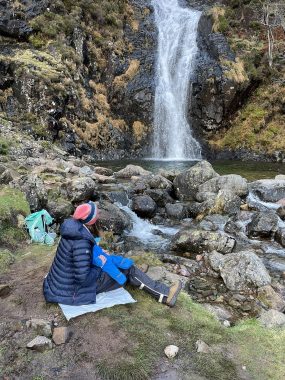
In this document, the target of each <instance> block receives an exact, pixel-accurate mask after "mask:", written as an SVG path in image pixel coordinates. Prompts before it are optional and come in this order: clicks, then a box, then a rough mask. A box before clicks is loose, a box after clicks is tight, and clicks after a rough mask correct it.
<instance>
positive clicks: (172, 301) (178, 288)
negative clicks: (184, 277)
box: [165, 281, 182, 307]
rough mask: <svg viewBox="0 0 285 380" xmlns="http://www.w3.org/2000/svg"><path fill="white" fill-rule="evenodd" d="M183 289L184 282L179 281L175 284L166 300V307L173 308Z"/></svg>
mask: <svg viewBox="0 0 285 380" xmlns="http://www.w3.org/2000/svg"><path fill="white" fill-rule="evenodd" d="M181 289H182V282H181V281H177V282H175V283H174V284H173V285H172V286H171V287H170V289H169V294H168V297H167V300H166V302H165V303H166V305H168V306H169V307H173V306H174V305H175V303H176V301H177V297H178V294H179V293H180V291H181Z"/></svg>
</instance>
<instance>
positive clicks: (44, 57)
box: [0, 0, 155, 158]
mask: <svg viewBox="0 0 285 380" xmlns="http://www.w3.org/2000/svg"><path fill="white" fill-rule="evenodd" d="M0 10H1V12H2V13H1V17H0V49H1V55H0V74H1V80H0V112H1V115H0V116H1V118H2V119H5V120H10V121H13V122H14V123H15V124H16V125H18V127H19V128H23V129H25V130H28V131H29V132H31V133H32V134H34V136H35V137H36V138H39V139H45V140H50V141H53V142H54V141H58V142H59V143H61V144H62V145H63V147H64V148H65V149H66V150H67V151H68V152H70V153H72V154H76V155H81V154H85V153H91V154H92V155H94V156H95V157H97V158H116V157H124V156H135V155H139V154H142V150H143V149H142V147H144V148H147V143H146V141H147V140H148V139H147V136H148V133H149V125H150V124H151V118H152V104H153V93H154V52H155V28H154V23H153V14H152V9H151V7H150V1H139V0H132V1H128V2H127V1H125V0H119V1H106V0H105V1H99V0H98V1H92V2H90V1H88V0H80V1H79V2H78V4H76V5H73V3H72V2H71V1H69V0H65V1H60V0H57V1H53V2H50V1H44V0H43V1H32V0H27V1H24V0H22V1H17V2H6V1H2V2H0Z"/></svg>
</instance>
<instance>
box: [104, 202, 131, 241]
mask: <svg viewBox="0 0 285 380" xmlns="http://www.w3.org/2000/svg"><path fill="white" fill-rule="evenodd" d="M99 209H100V218H99V220H98V222H97V224H98V227H99V228H102V229H103V230H107V231H113V232H114V233H115V234H121V233H123V231H124V230H125V229H128V228H130V227H131V221H130V219H129V217H128V215H127V214H125V213H124V212H123V211H121V210H120V209H119V207H118V206H116V205H113V204H112V203H109V202H106V201H101V202H100V203H99Z"/></svg>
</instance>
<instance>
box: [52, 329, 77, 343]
mask: <svg viewBox="0 0 285 380" xmlns="http://www.w3.org/2000/svg"><path fill="white" fill-rule="evenodd" d="M71 335H72V332H71V330H70V329H69V328H68V327H55V329H54V330H53V335H52V340H53V341H54V343H55V344H56V345H57V346H59V345H60V344H65V343H67V342H69V340H70V338H71Z"/></svg>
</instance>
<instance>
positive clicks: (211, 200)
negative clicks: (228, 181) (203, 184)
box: [196, 189, 241, 215]
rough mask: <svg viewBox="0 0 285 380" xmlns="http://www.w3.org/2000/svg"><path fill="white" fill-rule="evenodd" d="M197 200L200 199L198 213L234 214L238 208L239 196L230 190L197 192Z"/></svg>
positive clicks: (239, 204)
mask: <svg viewBox="0 0 285 380" xmlns="http://www.w3.org/2000/svg"><path fill="white" fill-rule="evenodd" d="M196 198H197V200H202V203H201V205H200V214H203V215H209V214H226V215H227V214H228V215H232V214H236V213H237V212H238V211H239V210H240V206H241V198H240V197H239V196H237V195H236V194H235V193H233V192H232V191H230V190H226V189H223V190H219V192H218V193H217V194H215V193H208V192H206V193H198V194H197V195H196Z"/></svg>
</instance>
